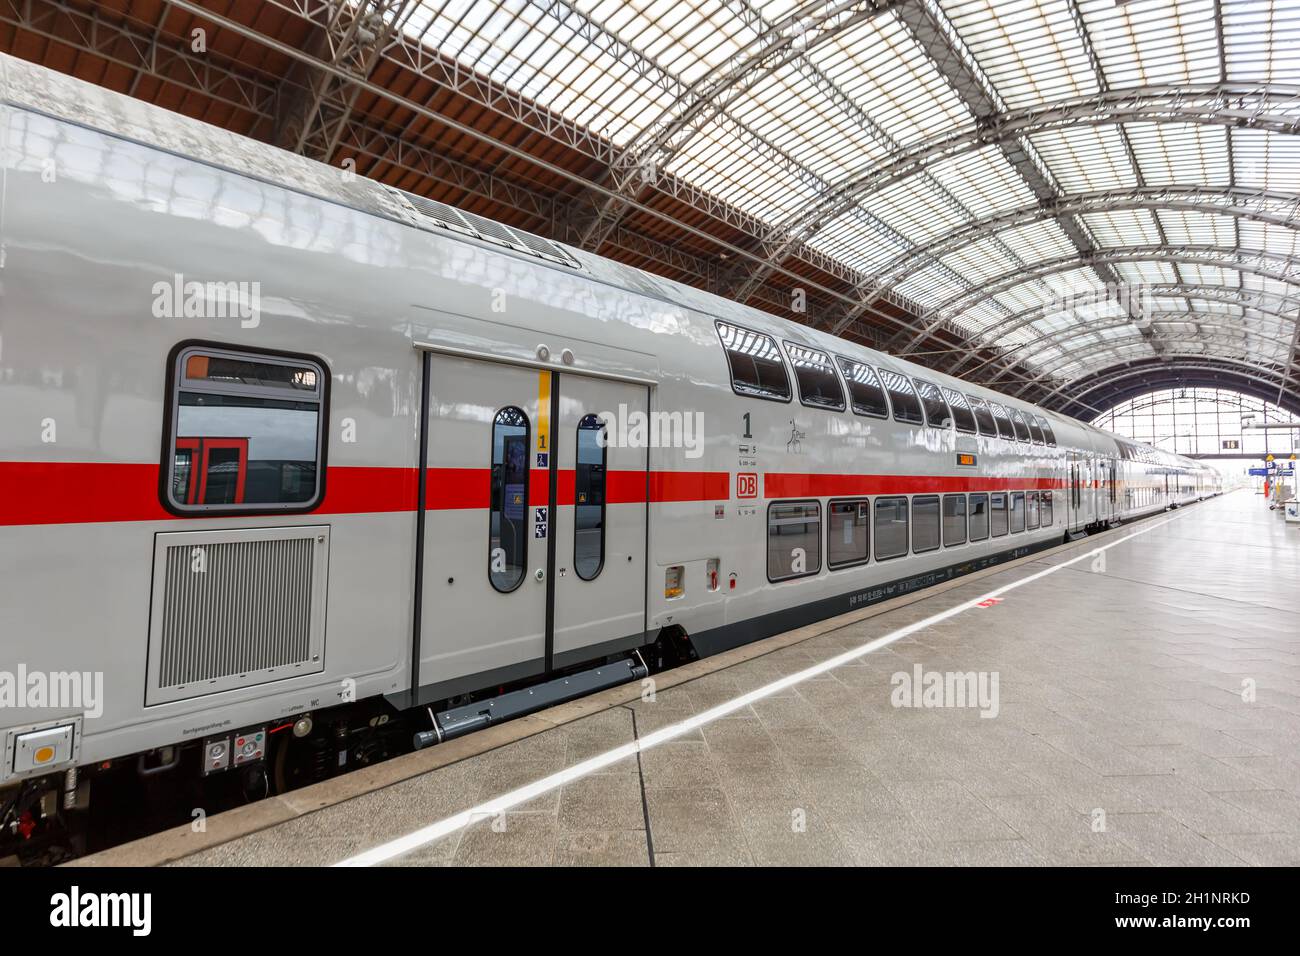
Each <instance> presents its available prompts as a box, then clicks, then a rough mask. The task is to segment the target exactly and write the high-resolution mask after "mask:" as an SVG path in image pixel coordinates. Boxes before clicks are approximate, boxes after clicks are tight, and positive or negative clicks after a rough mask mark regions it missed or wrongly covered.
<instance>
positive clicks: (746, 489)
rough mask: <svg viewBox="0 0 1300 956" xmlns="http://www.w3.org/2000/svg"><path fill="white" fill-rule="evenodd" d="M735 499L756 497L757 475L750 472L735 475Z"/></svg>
mask: <svg viewBox="0 0 1300 956" xmlns="http://www.w3.org/2000/svg"><path fill="white" fill-rule="evenodd" d="M736 497H737V498H757V497H758V475H757V474H755V473H754V472H752V471H742V472H739V473H737V475H736Z"/></svg>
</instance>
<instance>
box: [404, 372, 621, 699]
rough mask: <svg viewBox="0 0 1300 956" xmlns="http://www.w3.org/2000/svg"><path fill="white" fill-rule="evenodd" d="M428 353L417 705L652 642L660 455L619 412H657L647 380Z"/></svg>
mask: <svg viewBox="0 0 1300 956" xmlns="http://www.w3.org/2000/svg"><path fill="white" fill-rule="evenodd" d="M424 361H425V363H426V366H425V369H426V376H427V377H426V382H427V386H428V389H429V396H428V403H427V404H428V410H429V411H428V421H427V424H426V435H425V436H424V438H423V439H422V441H423V442H425V443H426V444H427V448H426V450H425V453H424V460H425V463H426V467H425V481H424V493H425V502H424V510H423V512H422V514H423V521H424V531H423V541H424V544H423V548H422V551H421V556H422V565H421V567H420V569H419V575H418V576H419V577H420V578H421V579H422V585H421V587H420V590H419V593H418V598H419V608H418V614H419V620H420V625H419V628H418V631H417V634H416V641H417V644H416V648H415V656H416V670H417V684H416V688H415V689H416V695H415V696H416V701H417V702H418V703H426V702H430V701H434V700H440V699H444V698H448V697H453V696H455V695H457V694H461V693H464V692H466V691H470V690H477V689H481V688H484V687H489V686H492V685H500V684H505V683H509V682H512V681H515V680H520V679H523V678H528V677H534V676H538V675H541V674H544V673H546V672H547V671H548V670H550V669H551V668H552V667H553V666H564V665H565V664H566V663H576V662H579V661H584V660H589V659H592V658H594V657H599V656H601V655H603V654H605V653H611V652H613V651H614V650H617V649H620V648H622V647H630V646H637V645H639V644H641V643H642V637H643V634H644V626H645V542H646V467H647V459H646V454H647V451H646V449H645V447H644V445H643V444H642V446H641V447H638V448H626V447H622V446H621V445H620V444H619V435H620V434H621V433H620V432H619V431H618V428H617V423H616V422H612V421H607V419H609V418H613V417H617V416H622V415H624V414H630V412H631V411H632V410H637V409H639V410H641V411H643V412H644V410H645V408H646V403H647V390H646V388H645V387H644V386H632V385H624V384H622V383H614V382H606V381H603V380H601V381H597V380H592V379H585V378H582V377H580V376H577V375H573V374H563V375H561V374H559V373H556V372H551V371H546V370H540V369H530V368H522V367H518V366H511V365H504V364H498V363H495V362H491V361H483V360H478V359H469V358H460V357H455V356H446V355H438V354H429V355H427V356H425V359H424ZM610 435H613V436H614V438H613V441H610V440H608V439H609V436H610ZM602 436H604V438H603V439H602ZM602 440H603V442H604V447H601V443H602ZM623 444H626V443H623ZM602 558H603V561H602ZM629 558H630V560H629ZM616 563H617V567H615V564H616Z"/></svg>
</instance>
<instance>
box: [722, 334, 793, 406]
mask: <svg viewBox="0 0 1300 956" xmlns="http://www.w3.org/2000/svg"><path fill="white" fill-rule="evenodd" d="M717 326H718V336H719V338H721V339H722V347H723V348H724V349H726V352H727V362H728V364H729V365H730V367H731V388H732V391H734V392H735V393H736V394H737V395H746V396H753V397H754V398H770V399H772V400H774V401H778V402H788V401H790V378H789V376H787V375H786V374H785V363H784V362H783V361H781V350H780V349H778V348H777V347H776V342H774V341H773V340H772V337H771V336H770V335H764V334H763V333H762V332H751V331H750V330H749V329H742V328H740V326H737V325H730V324H728V323H726V322H719V323H717Z"/></svg>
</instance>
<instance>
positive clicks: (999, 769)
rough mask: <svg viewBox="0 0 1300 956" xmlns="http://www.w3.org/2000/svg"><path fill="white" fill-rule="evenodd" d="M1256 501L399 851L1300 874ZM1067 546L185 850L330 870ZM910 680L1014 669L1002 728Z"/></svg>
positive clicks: (1112, 553)
mask: <svg viewBox="0 0 1300 956" xmlns="http://www.w3.org/2000/svg"><path fill="white" fill-rule="evenodd" d="M1261 501H1262V499H1261V498H1259V497H1258V496H1254V495H1252V494H1250V493H1248V492H1240V493H1237V494H1233V495H1229V496H1226V497H1224V498H1221V499H1217V500H1215V501H1211V502H1207V503H1204V504H1201V505H1198V506H1195V507H1192V508H1187V509H1183V510H1182V511H1180V512H1177V513H1175V514H1176V518H1175V520H1173V521H1171V522H1170V523H1168V524H1166V525H1164V526H1163V527H1160V528H1156V529H1155V530H1152V531H1150V532H1148V533H1146V534H1143V535H1141V536H1139V537H1136V538H1134V539H1133V540H1131V541H1127V542H1124V543H1122V544H1119V545H1118V546H1116V547H1114V548H1112V549H1111V550H1109V551H1108V552H1106V554H1105V565H1104V567H1102V566H1100V565H1096V566H1094V563H1093V561H1092V559H1087V560H1085V561H1083V562H1080V563H1078V564H1075V565H1073V566H1072V567H1069V568H1066V569H1063V570H1061V571H1059V572H1056V573H1054V574H1051V575H1048V576H1046V577H1044V578H1042V579H1041V580H1038V581H1035V582H1032V583H1030V584H1027V585H1025V586H1023V587H1021V588H1019V589H1017V590H1014V591H1012V592H1010V593H1009V594H1007V595H1006V597H1005V599H1004V600H1003V601H1002V602H1001V603H999V604H996V605H994V606H991V607H987V608H978V609H975V610H971V611H967V612H964V613H962V614H960V615H957V616H956V617H954V618H952V619H950V620H948V621H945V622H944V623H942V624H940V625H938V626H935V627H932V628H929V629H927V630H924V631H921V632H919V633H917V634H914V635H912V636H910V637H907V638H905V639H903V640H900V641H899V642H897V643H894V644H892V645H889V646H888V647H886V648H884V649H882V650H880V651H877V652H875V653H871V654H869V655H867V656H865V657H863V658H860V659H858V660H857V661H856V662H854V663H852V664H849V665H846V666H843V667H840V668H838V669H836V670H833V671H831V672H829V673H826V674H824V675H822V676H820V677H817V678H815V679H811V680H809V681H807V682H805V683H802V684H799V685H797V686H795V687H793V688H791V689H789V690H786V691H785V692H783V693H780V694H779V695H777V696H773V697H770V698H767V699H765V700H761V701H759V702H757V703H755V704H754V705H753V706H751V707H748V708H746V709H745V710H743V711H740V712H738V713H736V714H735V715H733V716H729V717H726V718H724V719H721V720H718V721H716V722H715V723H711V724H708V725H706V726H704V727H702V728H700V729H699V730H696V731H694V732H692V733H689V734H687V735H686V736H684V737H682V738H680V739H677V740H674V741H671V742H669V743H665V744H663V745H661V746H659V747H657V748H654V749H652V750H649V751H647V752H645V753H643V754H642V755H641V756H640V757H639V758H637V757H633V758H630V759H627V760H624V761H622V762H620V763H618V764H616V765H613V766H611V767H609V768H608V769H607V770H606V771H604V772H601V773H596V774H593V775H591V776H588V777H585V778H583V779H581V780H577V781H574V782H572V783H569V784H566V785H565V786H563V787H562V788H561V789H559V790H556V791H554V792H551V793H548V794H545V795H543V796H541V797H539V798H537V799H535V800H533V801H532V802H530V803H527V804H524V805H522V806H520V807H519V808H518V809H517V810H516V811H514V812H510V813H507V814H505V815H504V816H502V817H498V818H495V819H485V820H482V821H481V822H477V823H474V824H473V825H471V826H469V827H468V828H466V829H463V830H460V831H458V832H456V833H454V834H452V835H451V836H448V837H446V838H444V839H442V840H440V841H438V842H435V843H432V844H428V845H425V846H422V847H420V848H419V849H417V850H415V851H413V852H411V853H409V854H407V855H405V856H403V857H400V858H398V859H396V860H394V861H393V862H394V863H397V864H406V865H446V864H455V865H476V864H507V865H518V864H543V865H545V864H558V865H564V864H616V865H640V866H644V865H648V864H651V863H653V864H654V865H657V866H674V865H690V864H757V865H765V864H850V865H852V864H858V865H873V864H1108V863H1123V864H1144V863H1146V864H1156V865H1161V864H1190V865H1198V864H1205V865H1234V864H1300V531H1298V530H1297V529H1295V528H1294V527H1293V528H1285V527H1284V526H1283V523H1282V521H1281V520H1280V519H1279V518H1277V517H1275V516H1274V515H1272V514H1270V513H1269V512H1268V511H1267V510H1266V509H1265V508H1264V506H1263V505H1262V503H1261ZM1157 520H1158V519H1157ZM1141 527H1143V525H1138V526H1136V528H1135V529H1133V530H1136V529H1137V528H1141ZM1076 553H1077V552H1076ZM1066 557H1067V556H1066V555H1059V554H1058V555H1052V556H1049V557H1046V558H1044V559H1042V560H1040V561H1034V562H1031V563H1029V564H1027V565H1023V566H1021V567H1018V568H1013V569H1008V570H1006V571H1003V572H999V573H998V574H996V575H994V576H992V577H990V578H986V579H984V580H982V581H975V582H971V583H969V584H965V585H963V586H961V587H958V588H956V589H954V590H951V591H949V592H947V593H944V594H941V595H938V596H935V597H933V598H927V599H926V600H923V601H920V602H918V603H916V604H913V605H911V606H908V607H905V608H902V609H899V610H897V611H891V612H889V613H886V614H882V615H880V616H877V617H875V618H872V619H870V620H867V621H863V622H860V623H858V624H854V625H851V626H848V627H845V628H842V629H839V630H836V631H832V632H830V633H827V634H824V635H822V636H821V637H817V638H814V639H812V640H809V641H805V642H803V643H801V644H798V645H795V646H793V647H790V648H787V649H784V650H779V651H776V652H774V653H771V654H768V655H766V656H763V657H761V658H759V659H756V660H752V661H749V662H747V663H744V664H741V665H738V666H735V667H731V668H728V669H726V670H723V671H720V672H718V673H715V674H712V675H710V676H707V677H704V678H702V679H699V680H696V681H692V682H690V683H687V684H684V685H682V686H679V687H675V688H672V689H669V690H666V691H663V692H661V693H660V694H659V695H658V698H657V700H656V701H655V702H653V703H644V702H643V703H637V704H635V705H630V706H625V707H616V708H614V709H612V710H609V711H606V712H604V713H600V714H596V715H595V716H592V717H589V718H586V719H583V720H581V721H578V722H576V723H574V724H570V725H568V726H566V727H564V728H561V729H558V730H555V731H550V732H547V733H543V734H539V735H537V736H534V737H530V738H528V739H526V740H523V741H521V742H519V743H516V744H511V745H509V746H507V747H504V748H501V749H498V750H495V751H491V752H489V753H486V754H483V755H482V756H479V757H475V758H473V759H470V760H466V761H462V762H460V763H457V764H453V765H451V766H448V767H445V768H443V769H440V770H437V771H435V772H433V773H430V774H427V775H425V776H423V777H418V778H416V779H413V780H409V781H407V782H405V783H401V784H398V785H395V786H390V787H387V788H385V789H383V790H380V791H378V792H375V793H372V794H370V795H368V796H365V797H362V798H358V799H355V800H351V801H349V802H346V803H343V804H340V805H338V806H335V807H332V808H329V809H326V810H322V811H320V812H317V813H312V814H310V815H308V816H305V817H302V818H300V819H298V820H295V821H293V822H291V823H289V824H286V825H282V826H279V827H276V828H274V829H270V830H265V831H262V832H259V833H255V834H253V835H251V836H248V837H245V838H243V839H240V840H237V841H235V842H232V843H227V844H224V845H221V846H218V847H216V848H214V849H211V850H208V851H205V852H203V853H201V854H198V855H195V856H192V857H189V858H188V859H186V860H185V861H184V862H185V863H189V864H225V863H254V864H329V863H334V862H337V861H339V860H341V859H344V858H346V857H349V856H351V855H353V854H355V853H358V852H360V851H362V850H365V849H368V848H370V847H372V846H375V845H376V844H378V843H381V842H383V841H387V840H390V839H393V838H395V837H398V836H401V835H403V834H406V833H408V832H410V831H412V830H415V829H417V828H419V827H421V826H424V825H426V824H429V823H432V822H435V821H437V820H440V819H442V818H444V817H447V816H449V815H451V814H453V813H455V812H458V811H461V810H464V809H466V808H468V807H472V806H475V805H477V804H478V803H479V802H481V801H483V800H486V799H489V798H492V797H496V796H499V795H500V794H502V793H505V792H507V791H509V790H511V789H513V788H515V787H518V786H522V785H524V784H527V783H530V782H532V781H534V780H537V779H538V778H541V777H543V776H545V775H547V774H550V773H552V772H554V771H556V770H558V769H560V768H562V767H565V766H567V765H572V764H574V763H576V762H578V761H581V760H583V759H586V758H588V757H590V756H593V755H596V754H598V753H601V752H603V751H606V750H608V749H610V748H613V747H615V746H618V745H620V744H623V743H626V742H627V741H629V740H630V739H632V737H633V735H635V734H638V733H640V734H645V733H647V732H648V731H651V730H653V729H655V728H658V727H662V726H664V725H665V724H668V723H672V722H675V721H678V720H681V719H682V718H685V717H688V716H690V715H692V714H695V713H698V712H699V711H701V710H702V709H704V708H707V707H709V706H711V705H714V704H717V703H720V702H722V701H724V700H727V699H729V698H732V697H734V696H736V695H737V694H740V693H743V692H745V691H748V690H751V689H754V688H756V687H759V686H761V685H763V684H765V683H767V682H769V681H771V680H773V679H774V678H777V677H780V676H783V675H786V674H790V673H793V672H794V671H797V670H799V669H801V668H804V667H806V666H808V665H809V664H811V663H814V662H817V661H820V660H824V659H826V658H828V657H830V656H832V655H834V654H835V653H837V652H839V651H841V650H844V649H846V648H849V647H853V646H857V645H860V644H862V643H864V642H866V641H868V640H870V639H872V638H874V637H877V636H880V635H883V634H887V633H889V632H891V631H893V630H895V629H897V628H898V627H900V626H902V625H904V624H907V623H910V622H912V621H916V620H920V619H923V618H925V617H928V616H930V615H932V614H934V613H935V612H937V611H940V610H942V609H944V608H948V607H951V606H953V605H955V604H958V603H960V602H962V601H964V600H968V599H969V598H971V597H973V596H977V595H980V594H983V593H985V592H988V591H990V590H992V589H994V588H996V587H998V586H1000V585H1002V584H1005V583H1007V582H1009V581H1011V580H1014V579H1017V578H1023V577H1027V576H1029V575H1030V574H1033V573H1034V572H1035V571H1038V570H1042V569H1043V568H1045V567H1047V566H1048V565H1049V564H1053V563H1059V562H1061V561H1064V560H1065V559H1066ZM916 664H920V665H922V666H923V667H924V668H925V669H926V670H927V671H930V670H937V671H960V672H965V671H987V672H996V673H997V674H998V677H999V691H1000V694H999V712H998V715H997V716H996V717H995V718H992V719H988V718H981V717H980V715H979V711H978V710H977V709H971V708H947V709H901V708H896V707H894V706H892V704H891V700H890V698H891V691H892V690H893V688H892V686H891V676H892V675H893V674H895V673H896V672H909V673H910V672H911V671H912V669H913V665H916ZM1247 681H1253V683H1254V689H1255V696H1254V700H1253V701H1247V700H1245V699H1243V687H1244V686H1247V685H1244V683H1243V682H1247ZM1103 815H1104V819H1103Z"/></svg>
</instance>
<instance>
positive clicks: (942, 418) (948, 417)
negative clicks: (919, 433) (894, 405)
mask: <svg viewBox="0 0 1300 956" xmlns="http://www.w3.org/2000/svg"><path fill="white" fill-rule="evenodd" d="M912 381H913V382H915V383H916V392H917V394H918V395H920V396H921V405H922V406H923V407H924V408H925V420H926V424H927V425H929V426H930V427H931V428H951V427H952V412H950V411H948V403H947V402H945V401H944V400H943V394H942V393H941V392H940V391H939V386H938V385H935V384H933V383H931V382H927V381H924V380H923V379H919V378H914V379H912Z"/></svg>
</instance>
